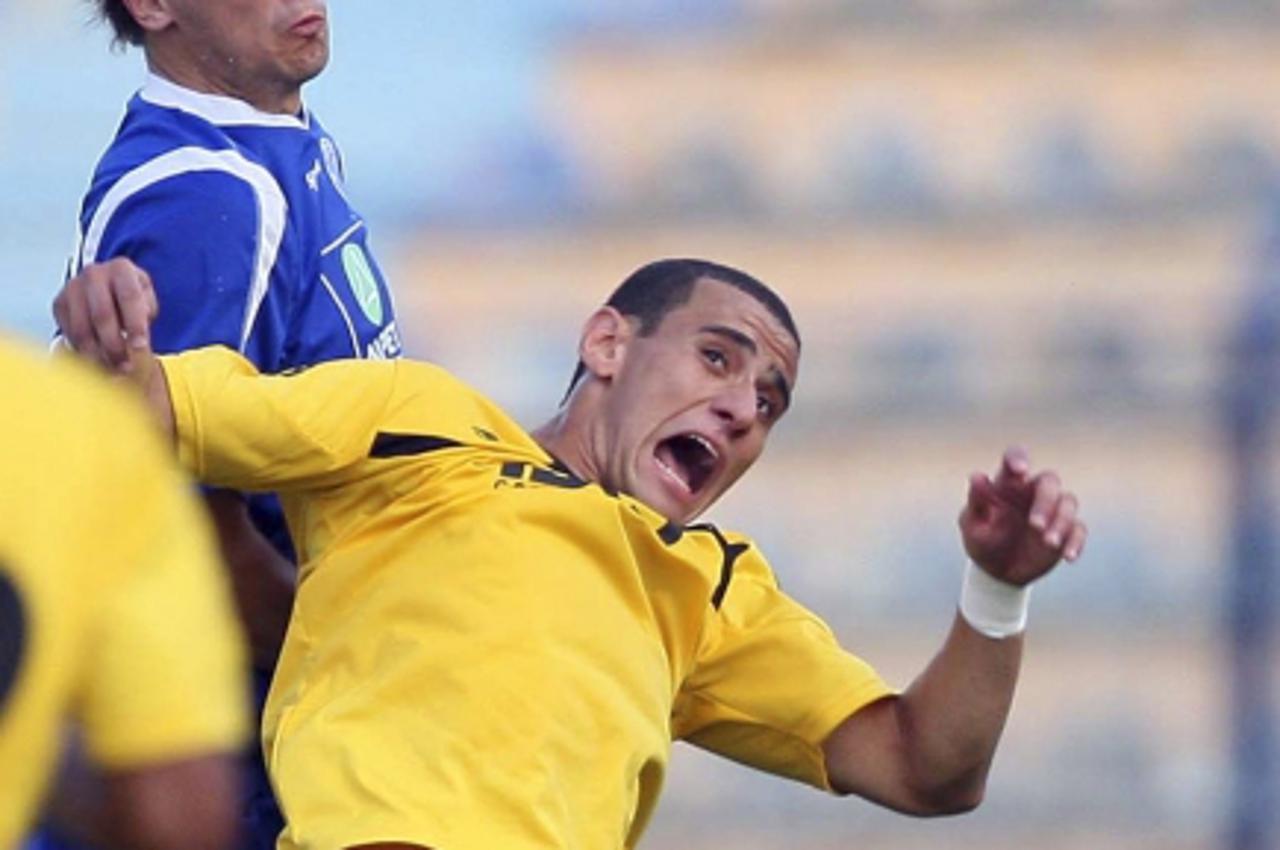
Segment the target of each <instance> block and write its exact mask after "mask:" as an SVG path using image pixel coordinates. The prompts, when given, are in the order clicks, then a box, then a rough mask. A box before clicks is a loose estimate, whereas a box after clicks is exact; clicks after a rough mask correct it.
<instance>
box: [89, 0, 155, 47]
mask: <svg viewBox="0 0 1280 850" xmlns="http://www.w3.org/2000/svg"><path fill="white" fill-rule="evenodd" d="M94 5H95V6H97V7H98V17H99V18H101V19H102V20H104V21H106V22H107V23H109V24H111V29H112V30H113V31H114V32H115V38H114V39H112V43H113V44H116V45H118V46H121V47H123V46H124V45H126V44H132V45H134V46H135V47H139V46H141V45H142V43H143V38H144V37H145V36H146V30H144V29H143V28H142V27H141V26H140V25H139V24H138V22H137V21H136V20H134V18H133V13H132V12H130V11H129V8H128V7H127V6H125V5H124V0H94Z"/></svg>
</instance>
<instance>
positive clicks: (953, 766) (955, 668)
mask: <svg viewBox="0 0 1280 850" xmlns="http://www.w3.org/2000/svg"><path fill="white" fill-rule="evenodd" d="M960 529H961V534H962V537H963V540H964V545H965V550H966V552H967V553H968V555H969V557H970V559H972V560H973V562H974V563H976V564H977V565H979V567H980V568H981V569H983V570H984V571H985V572H986V573H987V574H988V575H990V576H992V577H994V578H996V579H998V580H1000V581H1002V582H1005V583H1007V584H1009V585H1017V586H1025V585H1027V584H1029V583H1030V582H1032V581H1034V580H1035V579H1037V578H1039V577H1040V576H1042V575H1044V574H1045V573H1047V572H1049V571H1050V570H1051V569H1053V567H1054V566H1055V565H1056V564H1057V563H1058V561H1059V560H1060V559H1061V558H1063V557H1065V558H1066V559H1067V560H1075V559H1076V558H1077V557H1079V555H1080V553H1081V551H1082V550H1083V548H1084V542H1085V537H1086V530H1085V527H1084V525H1083V524H1082V523H1080V522H1079V521H1078V520H1077V519H1076V499H1075V496H1074V495H1072V494H1070V493H1065V492H1063V490H1062V488H1061V484H1060V482H1059V481H1058V477H1057V476H1056V475H1055V474H1054V473H1052V472H1045V473H1041V474H1039V475H1035V476H1032V475H1031V473H1030V471H1029V464H1028V462H1027V458H1026V455H1025V454H1024V453H1023V452H1021V451H1020V450H1016V449H1015V450H1010V451H1009V452H1007V453H1006V454H1005V457H1004V461H1003V463H1002V465H1001V469H1000V472H999V473H998V474H997V475H996V477H995V479H994V480H993V479H989V478H987V476H985V475H982V474H975V475H974V476H973V477H971V479H970V487H969V498H968V502H967V503H966V505H965V508H964V510H963V511H962V512H961V515H960ZM1022 643H1023V641H1022V636H1021V635H1020V634H1017V635H1010V636H1008V637H1002V638H998V639H997V638H991V637H987V636H985V635H983V634H981V633H979V632H978V631H977V630H976V629H974V628H973V627H972V626H971V625H970V624H969V622H968V621H966V619H965V618H964V617H963V616H961V615H959V614H958V615H957V616H956V618H955V621H954V622H953V624H952V627H951V631H950V633H949V634H948V636H947V639H946V641H945V642H944V643H943V646H942V648H941V650H939V652H938V653H937V655H935V656H934V658H933V660H932V661H931V662H930V663H929V665H928V666H927V667H926V668H925V670H924V672H923V673H921V674H920V676H919V677H917V678H916V680H915V681H914V682H912V684H911V686H910V687H908V688H907V690H906V691H905V692H903V693H902V694H901V695H900V696H897V697H892V698H889V699H885V700H881V701H880V702H877V703H874V704H872V705H870V706H868V707H866V708H864V709H863V710H861V711H859V712H857V713H855V714H854V715H852V716H851V717H849V718H847V719H846V720H845V721H844V722H843V723H842V724H840V726H838V727H837V728H836V729H835V731H834V732H832V734H831V735H830V736H829V737H828V739H827V740H826V742H825V743H824V745H823V752H824V755H825V757H826V760H827V771H828V777H829V779H830V781H831V784H832V787H834V788H835V789H836V790H837V791H840V792H842V793H852V794H858V795H860V796H863V797H866V798H868V799H871V800H875V801H876V802H879V803H882V804H884V805H886V806H889V807H891V808H894V809H897V810H899V811H903V812H908V813H911V814H919V815H934V814H949V813H954V812H961V811H967V810H969V809H972V808H973V807H975V806H976V805H978V803H979V802H981V800H982V796H983V792H984V789H985V785H986V777H987V773H988V771H989V770H990V768H991V762H992V760H993V758H994V756H995V751H996V745H997V743H998V742H999V740H1000V734H1001V732H1002V731H1003V729H1004V724H1005V720H1006V718H1007V717H1008V714H1009V708H1010V705H1011V704H1012V702H1013V693H1014V687H1015V685H1016V684H1017V680H1018V669H1019V665H1020V662H1021V658H1022Z"/></svg>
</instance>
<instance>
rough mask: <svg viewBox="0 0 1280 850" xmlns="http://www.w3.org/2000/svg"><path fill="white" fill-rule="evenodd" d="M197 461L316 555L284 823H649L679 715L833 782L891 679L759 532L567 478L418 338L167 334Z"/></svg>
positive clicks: (299, 619) (270, 760) (286, 656)
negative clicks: (239, 340)
mask: <svg viewBox="0 0 1280 850" xmlns="http://www.w3.org/2000/svg"><path fill="white" fill-rule="evenodd" d="M163 365H164V370H165V373H166V376H167V378H168V381H169V389H170V394H171V398H172V401H173V406H174V412H175V420H176V425H177V433H178V443H179V453H180V456H181V458H182V460H183V462H184V464H185V465H187V466H188V467H189V468H190V469H192V470H194V471H195V472H196V474H197V475H198V476H199V477H200V478H202V479H204V480H206V481H208V482H209V483H211V484H215V485H218V486H226V487H232V488H235V489H238V490H254V489H270V490H274V491H277V492H278V493H280V496H281V499H282V502H283V505H284V509H285V515H286V517H287V519H288V522H289V527H290V530H291V533H292V534H293V536H294V539H295V542H296V545H297V547H298V552H299V556H300V562H301V563H302V567H301V572H300V579H299V588H298V596H297V601H296V603H295V607H294V612H293V619H292V621H291V623H290V625H289V631H288V635H287V637H286V639H285V647H284V651H283V654H282V657H281V661H280V665H279V667H278V668H277V671H276V677H275V680H274V682H273V684H272V690H271V694H270V697H269V698H268V703H267V711H266V716H265V719H264V724H265V728H264V746H265V749H266V755H267V764H268V767H269V769H270V771H271V773H272V777H273V781H274V783H275V785H276V790H277V792H278V795H279V797H280V801H281V804H282V807H283V810H284V813H285V817H286V820H287V822H288V825H287V827H286V829H285V832H284V834H283V835H282V837H281V840H280V843H279V847H281V848H307V850H332V848H337V847H345V846H350V845H356V844H364V843H372V842H378V841H399V842H408V843H414V844H420V845H424V846H428V847H432V848H437V850H493V848H504V850H524V848H529V850H533V848H557V850H563V848H581V850H603V849H604V848H622V847H632V846H634V845H635V843H636V841H637V840H638V838H639V835H640V833H641V831H642V830H643V828H644V826H645V824H646V822H647V821H648V819H649V816H650V814H651V812H652V810H653V806H654V804H655V801H656V799H657V796H658V792H659V789H660V786H661V784H662V780H663V776H664V773H665V769H666V764H667V759H668V754H669V751H670V747H671V742H672V740H673V739H678V738H684V739H687V740H689V741H692V742H694V743H695V744H698V745H700V746H704V747H708V748H710V749H712V750H715V751H717V752H720V753H723V754H724V755H727V756H729V757H731V758H733V759H736V760H738V761H740V762H744V763H746V764H749V765H754V766H756V767H759V768H762V769H765V770H769V771H772V772H775V773H778V774H782V775H785V776H789V777H793V778H795V779H799V780H802V781H805V782H809V783H812V784H813V785H816V786H819V787H824V788H825V787H827V777H826V771H825V766H824V762H823V757H822V751H821V744H822V742H823V740H824V739H825V738H826V737H827V735H828V734H829V733H830V732H831V731H832V730H833V729H834V728H835V726H836V725H837V724H838V723H839V722H840V721H841V720H843V719H844V718H845V717H847V716H848V715H850V714H851V713H853V712H854V711H856V710H857V709H859V708H861V707H862V706H864V705H866V704H867V703H869V702H871V701H874V700H877V699H879V698H881V697H884V696H886V695H887V694H888V693H890V691H889V689H888V687H887V686H886V685H885V684H884V682H883V681H882V680H881V679H880V678H879V677H878V676H877V675H876V674H875V673H874V671H873V670H872V669H871V668H870V667H869V666H868V665H866V664H865V663H864V662H863V661H861V660H859V659H858V658H856V657H854V656H853V655H850V654H849V653H847V652H845V651H844V650H842V649H841V648H840V647H839V646H838V645H837V644H836V641H835V639H834V638H833V636H832V634H831V632H830V630H829V629H828V628H827V627H826V626H825V625H824V624H823V623H822V622H821V621H820V620H819V619H818V618H817V617H815V616H814V615H813V614H811V613H809V612H808V611H806V610H805V609H804V608H803V607H801V606H800V605H799V604H797V603H796V602H794V601H792V600H791V599H789V598H788V597H787V596H786V595H784V594H783V593H782V592H781V591H780V590H779V589H778V586H777V584H776V582H775V580H774V578H773V575H772V573H771V571H770V569H769V567H768V565H767V564H766V562H765V560H764V558H762V557H761V555H760V553H759V552H758V551H757V549H756V547H755V546H754V545H752V543H751V542H750V541H749V540H747V539H745V538H743V537H741V536H738V535H735V534H729V533H725V532H721V531H719V530H718V529H716V528H715V527H713V526H709V525H690V526H687V527H681V526H678V525H676V524H674V523H671V522H668V521H666V520H665V519H664V518H663V517H661V516H659V515H658V514H657V513H656V512H654V511H652V510H651V509H649V508H648V507H646V506H645V505H643V504H641V503H640V502H638V501H636V500H635V499H632V498H629V497H627V496H625V495H623V496H619V495H616V494H610V493H608V492H605V491H604V490H603V489H602V488H601V487H599V486H597V485H595V484H591V483H588V482H586V481H583V480H581V479H579V478H577V477H576V476H575V475H574V474H573V473H572V472H570V471H569V470H568V469H567V468H565V467H564V466H563V465H562V464H560V463H558V462H557V461H556V459H555V458H553V457H550V456H549V455H548V454H547V453H546V452H545V451H543V449H541V448H540V447H539V445H538V444H537V443H536V442H535V441H534V439H533V438H532V437H531V436H530V435H529V434H528V433H527V432H526V431H525V430H524V429H523V428H521V427H520V426H519V425H517V424H516V423H515V422H514V421H513V420H512V419H511V418H510V417H508V416H507V415H506V414H505V413H504V412H503V411H502V410H501V409H499V408H498V407H497V406H495V405H494V404H493V403H491V402H489V401H488V400H486V399H485V398H484V397H482V396H481V395H480V394H478V393H477V392H475V391H474V390H472V389H471V388H469V387H467V386H466V385H465V384H463V383H461V382H460V381H458V380H456V379H455V378H453V377H452V376H450V375H449V374H448V373H446V372H445V371H443V370H441V369H439V368H436V367H434V366H430V365H427V364H423V363H414V362H410V361H395V362H368V361H365V362H357V361H346V362H334V363H326V364H321V365H318V366H314V367H311V368H310V369H308V370H307V371H304V372H301V373H298V374H294V375H289V376H260V375H258V374H257V373H256V372H255V371H254V369H253V367H252V366H251V365H250V364H249V363H248V362H247V361H245V360H244V359H243V358H241V357H239V356H238V355H236V354H235V353H233V352H230V351H228V350H226V349H204V350H200V351H194V352H187V353H184V354H179V355H176V356H174V357H172V358H164V359H163Z"/></svg>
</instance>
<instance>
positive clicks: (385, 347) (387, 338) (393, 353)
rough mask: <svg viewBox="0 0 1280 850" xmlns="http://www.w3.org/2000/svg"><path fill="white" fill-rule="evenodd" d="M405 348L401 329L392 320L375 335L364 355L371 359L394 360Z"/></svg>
mask: <svg viewBox="0 0 1280 850" xmlns="http://www.w3.org/2000/svg"><path fill="white" fill-rule="evenodd" d="M403 350H404V344H403V343H402V342H401V341H400V330H399V328H397V327H396V323H395V322H392V323H391V324H389V325H387V326H386V327H385V328H383V329H382V332H381V333H379V334H378V335H377V336H376V337H374V340H373V342H371V343H369V346H368V348H366V349H365V352H364V356H365V357H367V358H369V359H370V360H392V359H394V358H396V357H399V356H400V352H401V351H403Z"/></svg>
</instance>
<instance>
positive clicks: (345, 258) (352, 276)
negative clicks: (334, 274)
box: [342, 244, 382, 325]
mask: <svg viewBox="0 0 1280 850" xmlns="http://www.w3.org/2000/svg"><path fill="white" fill-rule="evenodd" d="M342 269H343V271H345V272H346V273H347V283H348V284H349V285H350V286H351V291H352V293H354V294H355V296H356V303H357V304H359V305H360V309H361V311H363V312H364V315H365V318H367V319H368V320H369V321H371V322H373V323H374V324H375V325H380V324H382V296H381V295H379V294H378V279H377V278H376V277H375V276H374V274H373V269H372V268H370V267H369V259H368V258H367V257H365V255H364V251H362V250H360V246H359V245H355V244H348V245H345V246H344V247H343V249H342Z"/></svg>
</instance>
